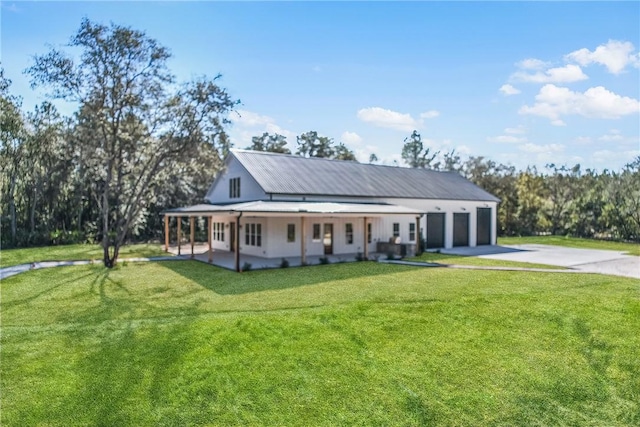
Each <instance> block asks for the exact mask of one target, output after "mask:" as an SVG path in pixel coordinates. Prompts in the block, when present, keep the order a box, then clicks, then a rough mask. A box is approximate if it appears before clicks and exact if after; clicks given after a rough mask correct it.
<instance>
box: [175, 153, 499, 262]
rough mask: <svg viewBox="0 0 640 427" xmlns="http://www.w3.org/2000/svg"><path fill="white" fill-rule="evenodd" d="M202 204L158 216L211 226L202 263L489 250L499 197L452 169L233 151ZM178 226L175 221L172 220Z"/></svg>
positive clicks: (494, 239)
mask: <svg viewBox="0 0 640 427" xmlns="http://www.w3.org/2000/svg"><path fill="white" fill-rule="evenodd" d="M205 201H206V203H205V204H201V205H195V206H189V207H184V208H177V209H172V210H168V211H166V212H165V213H164V214H165V246H166V247H167V248H168V246H169V218H171V217H190V219H191V241H192V248H193V234H194V233H193V224H194V221H193V220H194V218H195V217H205V218H207V220H208V230H209V231H208V240H209V243H208V245H209V261H210V262H211V261H212V258H213V256H214V255H213V254H214V253H224V252H229V253H232V254H233V255H234V257H235V269H236V270H237V271H239V270H240V261H241V257H242V256H243V255H246V256H251V257H260V258H266V259H278V260H279V259H281V258H283V257H285V258H286V257H300V260H301V262H302V263H303V264H304V263H305V261H306V260H307V258H308V257H311V256H328V255H340V254H344V255H346V254H362V256H363V257H369V255H370V254H372V253H374V252H379V253H380V252H381V253H387V252H388V251H390V250H391V251H395V252H398V253H402V254H405V253H406V254H412V253H415V252H419V251H421V250H425V249H427V250H428V249H437V248H451V247H454V246H476V245H491V244H495V243H496V228H497V227H496V210H497V204H498V202H499V199H498V198H497V197H495V196H493V195H491V194H489V193H488V192H486V191H484V190H483V189H482V188H480V187H478V186H477V185H475V184H473V183H472V182H470V181H468V180H467V179H465V178H463V177H462V176H460V175H459V174H458V173H455V172H436V171H432V170H427V169H409V168H401V167H392V166H381V165H371V164H361V163H357V162H348V161H339V160H329V159H323V158H305V157H301V156H296V155H287V154H276V153H267V152H257V151H247V150H232V151H231V152H230V154H229V155H228V156H227V158H226V159H225V162H224V166H223V168H222V170H221V171H220V173H219V174H218V176H216V178H215V180H214V182H213V184H212V185H211V187H210V188H209V191H208V192H207V195H206V197H205ZM178 227H180V223H178Z"/></svg>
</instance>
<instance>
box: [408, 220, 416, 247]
mask: <svg viewBox="0 0 640 427" xmlns="http://www.w3.org/2000/svg"><path fill="white" fill-rule="evenodd" d="M409 240H410V241H412V242H413V241H415V240H416V223H415V222H410V223H409Z"/></svg>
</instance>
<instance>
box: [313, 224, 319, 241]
mask: <svg viewBox="0 0 640 427" xmlns="http://www.w3.org/2000/svg"><path fill="white" fill-rule="evenodd" d="M313 241H314V242H319V241H320V224H313Z"/></svg>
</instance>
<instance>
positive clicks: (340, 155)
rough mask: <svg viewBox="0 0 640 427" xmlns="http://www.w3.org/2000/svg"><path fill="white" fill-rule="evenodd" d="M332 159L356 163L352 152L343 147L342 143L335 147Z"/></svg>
mask: <svg viewBox="0 0 640 427" xmlns="http://www.w3.org/2000/svg"><path fill="white" fill-rule="evenodd" d="M333 158H334V159H336V160H348V161H352V162H355V161H357V159H356V155H355V154H354V152H353V151H351V150H350V149H349V148H347V146H346V145H344V144H343V143H342V142H341V143H339V144H338V145H337V146H336V148H335V150H334V155H333Z"/></svg>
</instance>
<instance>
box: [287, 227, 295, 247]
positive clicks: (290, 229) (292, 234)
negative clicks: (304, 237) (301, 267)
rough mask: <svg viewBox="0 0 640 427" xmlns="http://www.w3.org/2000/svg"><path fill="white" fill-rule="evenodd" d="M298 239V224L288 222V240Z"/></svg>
mask: <svg viewBox="0 0 640 427" xmlns="http://www.w3.org/2000/svg"><path fill="white" fill-rule="evenodd" d="M295 241H296V225H295V224H287V242H289V243H291V242H295Z"/></svg>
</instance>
